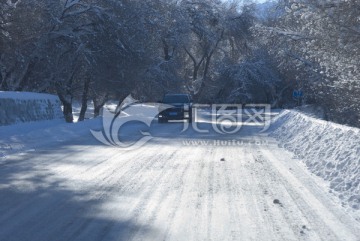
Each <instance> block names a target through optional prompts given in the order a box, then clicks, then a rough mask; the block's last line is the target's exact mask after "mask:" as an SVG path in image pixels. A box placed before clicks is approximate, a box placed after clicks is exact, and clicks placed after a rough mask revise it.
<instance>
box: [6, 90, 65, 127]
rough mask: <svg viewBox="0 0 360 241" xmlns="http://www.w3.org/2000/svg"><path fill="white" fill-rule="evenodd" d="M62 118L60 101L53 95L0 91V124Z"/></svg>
mask: <svg viewBox="0 0 360 241" xmlns="http://www.w3.org/2000/svg"><path fill="white" fill-rule="evenodd" d="M62 118H63V114H62V111H61V103H60V100H59V99H58V97H57V96H55V95H49V94H39V93H30V92H10V91H0V126H1V125H11V124H16V123H23V122H31V121H42V120H54V119H62Z"/></svg>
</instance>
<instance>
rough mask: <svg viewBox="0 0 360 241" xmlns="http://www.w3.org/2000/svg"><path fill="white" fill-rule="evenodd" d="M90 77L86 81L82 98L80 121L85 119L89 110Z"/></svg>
mask: <svg viewBox="0 0 360 241" xmlns="http://www.w3.org/2000/svg"><path fill="white" fill-rule="evenodd" d="M89 86H90V78H87V79H86V80H85V83H84V90H83V94H82V98H81V110H80V115H79V119H78V121H84V119H85V113H86V110H87V107H88V106H87V102H88V94H89Z"/></svg>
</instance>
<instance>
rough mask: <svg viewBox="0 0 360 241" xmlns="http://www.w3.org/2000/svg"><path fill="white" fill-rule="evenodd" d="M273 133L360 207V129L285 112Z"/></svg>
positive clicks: (347, 200) (338, 192) (332, 189)
mask: <svg viewBox="0 0 360 241" xmlns="http://www.w3.org/2000/svg"><path fill="white" fill-rule="evenodd" d="M270 136H272V137H274V138H276V139H277V140H278V141H279V143H280V145H281V146H282V147H284V148H286V149H288V150H289V151H291V152H293V153H294V154H295V156H296V158H298V159H300V160H303V161H304V162H305V164H306V166H307V167H308V169H309V170H310V171H311V172H313V173H314V174H316V175H317V176H320V177H322V178H323V179H325V180H326V181H328V182H329V184H330V192H334V193H335V194H336V195H337V196H338V197H339V198H340V199H341V200H342V203H343V205H346V204H347V205H349V206H350V207H352V208H354V209H358V210H359V209H360V185H359V183H360V130H359V129H357V128H351V127H347V126H343V125H339V124H335V123H331V122H327V121H323V120H319V119H315V118H312V117H309V116H307V115H305V114H302V113H299V112H296V111H289V110H285V111H283V112H282V113H281V114H280V115H279V116H278V117H277V118H276V119H275V120H274V123H273V127H272V132H271V134H270Z"/></svg>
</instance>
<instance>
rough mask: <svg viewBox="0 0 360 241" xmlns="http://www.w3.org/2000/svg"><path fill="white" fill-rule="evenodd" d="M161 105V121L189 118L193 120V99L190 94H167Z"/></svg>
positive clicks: (190, 120)
mask: <svg viewBox="0 0 360 241" xmlns="http://www.w3.org/2000/svg"><path fill="white" fill-rule="evenodd" d="M161 103H162V104H163V105H160V107H159V116H158V120H159V123H165V122H168V121H169V120H187V121H188V122H189V123H191V122H192V100H191V96H190V95H188V94H167V95H165V96H164V98H163V100H162V101H161Z"/></svg>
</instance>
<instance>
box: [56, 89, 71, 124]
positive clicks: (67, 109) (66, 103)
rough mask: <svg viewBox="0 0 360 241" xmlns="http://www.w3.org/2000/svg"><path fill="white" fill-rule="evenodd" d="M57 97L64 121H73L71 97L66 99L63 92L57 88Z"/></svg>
mask: <svg viewBox="0 0 360 241" xmlns="http://www.w3.org/2000/svg"><path fill="white" fill-rule="evenodd" d="M57 94H58V97H59V99H60V101H61V103H62V105H63V114H64V118H65V121H66V122H67V123H73V122H74V116H73V114H72V98H70V99H69V100H67V99H66V98H65V96H64V95H63V94H61V92H60V91H59V90H58V91H57Z"/></svg>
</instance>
